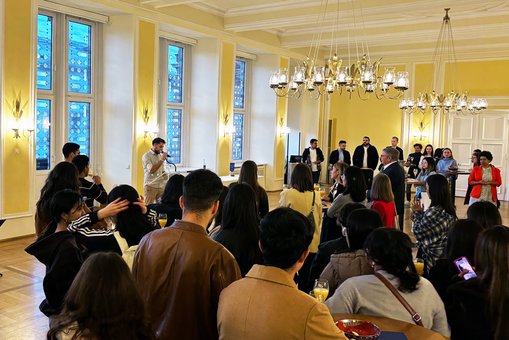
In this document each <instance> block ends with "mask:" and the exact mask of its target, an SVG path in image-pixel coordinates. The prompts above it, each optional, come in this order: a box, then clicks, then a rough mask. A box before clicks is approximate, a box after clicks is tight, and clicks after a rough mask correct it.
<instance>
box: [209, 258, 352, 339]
mask: <svg viewBox="0 0 509 340" xmlns="http://www.w3.org/2000/svg"><path fill="white" fill-rule="evenodd" d="M217 329H218V331H219V339H242V340H254V339H267V340H276V339H285V340H287V339H317V340H318V339H346V337H345V335H344V334H343V333H342V332H341V331H340V330H339V329H338V328H337V327H336V325H334V320H333V319H332V316H331V315H330V313H329V310H328V309H327V307H326V306H325V305H324V304H323V303H321V302H318V301H317V300H315V299H314V298H312V297H311V296H309V295H308V294H306V293H304V292H301V291H299V290H298V289H297V285H296V284H295V283H294V282H293V280H291V279H289V278H288V277H287V274H286V273H285V272H284V271H283V270H282V269H279V268H276V267H269V266H261V265H254V266H253V268H252V269H251V270H250V271H249V273H248V274H247V275H246V277H245V278H244V279H242V280H239V281H237V282H234V283H233V284H231V285H230V286H229V287H227V288H226V289H224V290H223V292H222V293H221V296H220V298H219V308H218V311H217Z"/></svg>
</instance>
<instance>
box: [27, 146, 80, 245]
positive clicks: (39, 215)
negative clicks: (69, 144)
mask: <svg viewBox="0 0 509 340" xmlns="http://www.w3.org/2000/svg"><path fill="white" fill-rule="evenodd" d="M78 147H79V146H78ZM64 189H69V190H72V191H78V192H79V191H80V181H79V178H78V169H77V168H76V166H74V164H72V163H70V162H60V163H58V164H57V165H55V167H54V168H53V169H52V170H51V171H50V172H49V174H48V177H47V178H46V181H45V182H44V186H43V187H42V189H41V196H40V198H39V200H38V201H37V204H36V211H35V234H36V235H37V236H39V235H41V233H42V232H43V230H44V229H46V227H47V226H48V224H49V223H50V222H51V217H50V216H49V212H50V202H51V199H52V198H53V196H54V195H55V193H57V192H58V191H60V190H64Z"/></svg>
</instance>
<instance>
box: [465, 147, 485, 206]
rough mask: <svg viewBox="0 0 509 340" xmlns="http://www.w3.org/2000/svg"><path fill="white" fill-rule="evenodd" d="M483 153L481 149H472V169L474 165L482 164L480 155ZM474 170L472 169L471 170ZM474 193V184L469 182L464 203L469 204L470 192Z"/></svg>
mask: <svg viewBox="0 0 509 340" xmlns="http://www.w3.org/2000/svg"><path fill="white" fill-rule="evenodd" d="M480 154H481V150H479V149H475V150H474V151H472V156H471V157H470V161H471V163H472V170H473V168H474V167H476V166H479V165H481V161H480V160H479V155H480ZM470 172H472V171H470ZM471 193H472V186H471V185H470V184H469V185H468V187H467V192H466V194H465V199H464V201H463V204H465V205H467V204H469V203H470V194H471Z"/></svg>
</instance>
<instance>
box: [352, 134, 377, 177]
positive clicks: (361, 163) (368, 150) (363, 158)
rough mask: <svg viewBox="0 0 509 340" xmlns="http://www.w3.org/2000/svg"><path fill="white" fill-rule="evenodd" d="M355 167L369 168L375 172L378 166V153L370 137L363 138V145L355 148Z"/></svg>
mask: <svg viewBox="0 0 509 340" xmlns="http://www.w3.org/2000/svg"><path fill="white" fill-rule="evenodd" d="M353 165H355V166H356V167H358V168H363V169H365V168H369V169H371V170H373V171H375V169H376V166H377V165H378V151H377V149H376V147H374V146H373V145H371V144H370V139H369V137H368V136H364V137H363V138H362V144H361V145H359V146H357V147H356V148H355V151H354V153H353Z"/></svg>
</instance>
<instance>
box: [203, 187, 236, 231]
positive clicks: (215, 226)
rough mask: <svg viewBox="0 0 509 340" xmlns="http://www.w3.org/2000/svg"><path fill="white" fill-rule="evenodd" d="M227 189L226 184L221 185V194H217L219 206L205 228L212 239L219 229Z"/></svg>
mask: <svg viewBox="0 0 509 340" xmlns="http://www.w3.org/2000/svg"><path fill="white" fill-rule="evenodd" d="M229 191H230V189H228V187H227V186H224V185H223V189H222V190H221V194H219V207H218V208H217V213H216V216H214V218H213V219H212V220H211V221H210V223H209V225H208V227H207V229H206V230H207V233H208V234H209V237H210V238H211V239H214V237H216V235H217V233H218V232H219V230H220V229H221V221H222V220H223V207H224V201H225V199H226V196H228V192H229Z"/></svg>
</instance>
